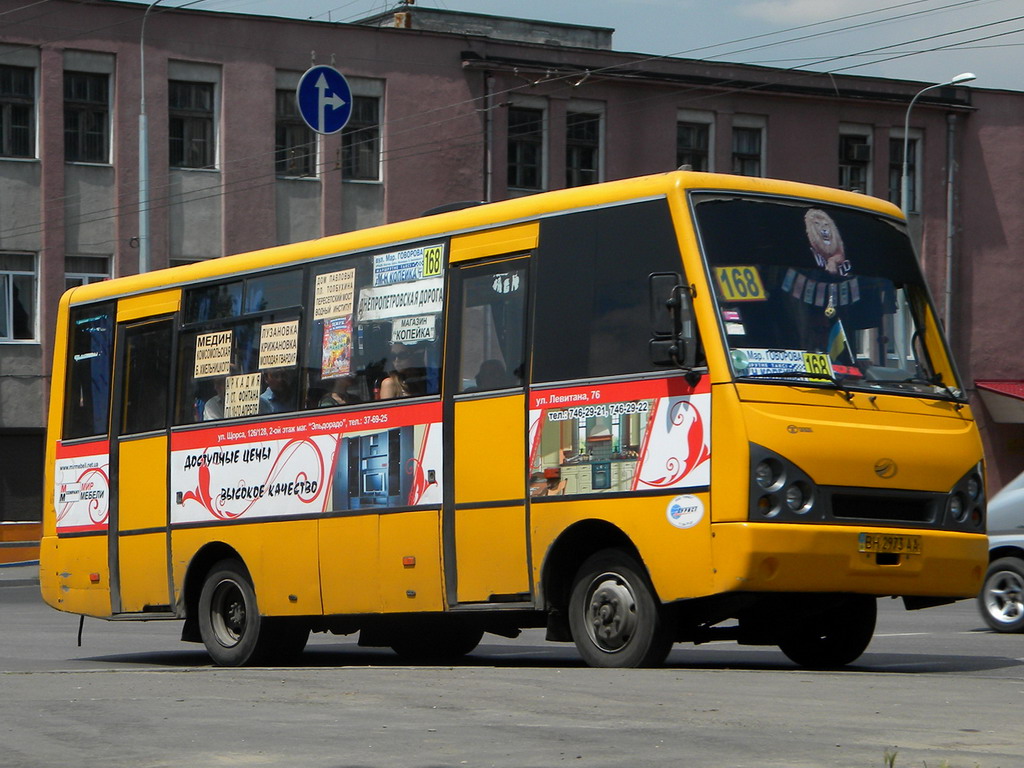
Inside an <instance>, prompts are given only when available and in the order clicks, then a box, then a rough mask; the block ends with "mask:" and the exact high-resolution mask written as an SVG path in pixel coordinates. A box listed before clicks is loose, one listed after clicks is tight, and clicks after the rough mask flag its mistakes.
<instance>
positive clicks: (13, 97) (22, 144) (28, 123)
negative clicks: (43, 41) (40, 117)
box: [0, 66, 36, 157]
mask: <svg viewBox="0 0 1024 768" xmlns="http://www.w3.org/2000/svg"><path fill="white" fill-rule="evenodd" d="M35 101H36V100H35V72H34V70H33V69H32V68H31V67H10V66H0V157H35V141H34V137H35V126H34V125H33V116H34V114H35Z"/></svg>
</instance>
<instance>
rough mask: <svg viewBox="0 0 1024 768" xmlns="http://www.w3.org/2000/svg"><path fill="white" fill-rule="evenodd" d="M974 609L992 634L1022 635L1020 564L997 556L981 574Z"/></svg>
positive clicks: (1023, 604)
mask: <svg viewBox="0 0 1024 768" xmlns="http://www.w3.org/2000/svg"><path fill="white" fill-rule="evenodd" d="M978 607H979V608H980V609H981V617H982V618H983V619H984V620H985V623H986V624H988V625H989V626H990V627H991V628H992V629H994V630H995V631H996V632H1024V561H1021V560H1019V559H1017V558H1016V557H1001V558H999V559H998V560H996V561H995V562H993V563H992V565H990V566H989V567H988V572H987V573H986V574H985V584H984V586H982V588H981V593H980V594H979V595H978Z"/></svg>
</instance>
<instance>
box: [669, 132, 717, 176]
mask: <svg viewBox="0 0 1024 768" xmlns="http://www.w3.org/2000/svg"><path fill="white" fill-rule="evenodd" d="M710 139H711V126H710V125H707V124H706V123H676V168H681V167H683V166H684V165H686V166H689V168H690V170H691V171H709V170H711V166H710V165H709V163H708V159H709V158H708V153H709V148H710V145H711V141H710Z"/></svg>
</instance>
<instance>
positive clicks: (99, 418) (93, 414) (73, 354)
mask: <svg viewBox="0 0 1024 768" xmlns="http://www.w3.org/2000/svg"><path fill="white" fill-rule="evenodd" d="M69 325H70V332H69V336H68V363H67V365H68V368H67V374H66V384H65V387H66V388H65V390H64V439H65V440H72V439H74V438H76V437H90V436H92V435H105V434H106V433H107V422H108V420H109V415H110V374H111V370H112V367H113V366H112V361H113V357H112V355H113V349H114V305H113V304H98V305H91V306H87V307H77V308H75V309H72V310H71V316H70V322H69Z"/></svg>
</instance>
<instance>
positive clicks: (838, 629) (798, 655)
mask: <svg viewBox="0 0 1024 768" xmlns="http://www.w3.org/2000/svg"><path fill="white" fill-rule="evenodd" d="M877 618H878V601H877V600H876V599H875V598H874V597H871V596H870V595H847V596H843V597H837V598H834V599H829V600H828V602H827V603H823V605H822V607H821V609H819V610H812V611H809V612H807V613H806V614H803V615H801V616H799V617H798V618H795V619H794V620H793V621H791V622H790V626H789V627H788V628H787V630H786V632H785V635H784V636H783V638H782V639H781V640H780V641H779V648H780V649H781V650H782V652H783V653H784V654H786V656H788V657H789V658H790V660H791V661H793V662H795V663H797V664H799V665H800V666H802V667H807V668H809V669H836V668H838V667H845V666H846V665H847V664H850V663H852V662H854V661H855V660H856V659H858V658H859V657H860V655H861V654H862V653H864V651H865V650H866V649H867V647H868V645H869V644H870V643H871V637H872V636H873V635H874V633H875V621H876V619H877Z"/></svg>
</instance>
